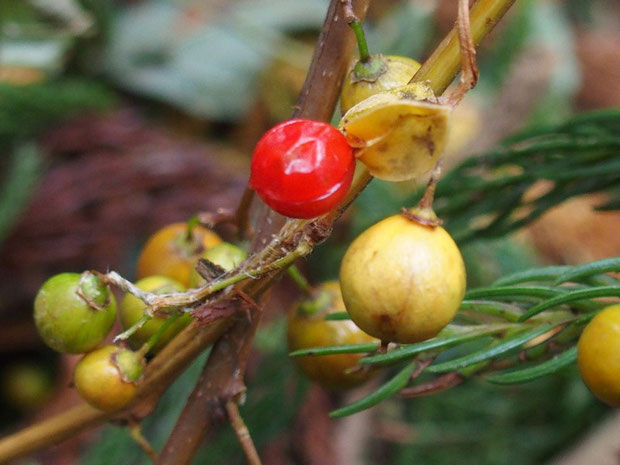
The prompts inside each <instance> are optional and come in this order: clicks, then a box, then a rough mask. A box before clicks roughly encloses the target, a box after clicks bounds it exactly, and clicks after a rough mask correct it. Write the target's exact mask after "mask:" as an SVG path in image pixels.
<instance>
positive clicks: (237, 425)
mask: <svg viewBox="0 0 620 465" xmlns="http://www.w3.org/2000/svg"><path fill="white" fill-rule="evenodd" d="M226 413H228V420H229V421H230V425H231V426H232V428H233V430H234V431H235V435H236V436H237V439H238V440H239V443H240V444H241V448H242V449H243V453H244V454H245V457H246V458H247V460H248V463H249V464H250V465H262V463H261V460H260V457H259V456H258V452H256V447H254V442H253V441H252V437H251V436H250V431H249V430H248V428H247V426H246V425H245V422H244V421H243V418H241V414H240V413H239V407H237V403H236V402H235V401H234V400H232V399H231V400H229V401H228V402H226Z"/></svg>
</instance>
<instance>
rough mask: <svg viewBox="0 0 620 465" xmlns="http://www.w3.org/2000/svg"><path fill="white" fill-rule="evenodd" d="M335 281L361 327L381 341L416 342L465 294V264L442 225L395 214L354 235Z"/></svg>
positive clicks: (449, 313)
mask: <svg viewBox="0 0 620 465" xmlns="http://www.w3.org/2000/svg"><path fill="white" fill-rule="evenodd" d="M340 286H341V289H342V297H343V299H344V303H345V305H346V308H347V312H348V313H349V315H350V317H351V319H352V320H353V321H354V322H355V324H356V325H357V326H359V327H360V328H361V329H362V330H363V331H365V332H366V333H368V334H370V335H372V336H375V337H377V338H379V339H381V340H383V341H392V342H400V343H413V342H419V341H424V340H426V339H430V338H432V337H434V336H435V335H436V334H437V333H438V332H439V331H441V329H443V328H444V327H445V326H446V325H447V324H448V323H449V322H450V321H451V320H452V319H453V318H454V315H455V314H456V312H457V310H458V309H459V306H460V304H461V301H462V300H463V296H464V295H465V265H464V263H463V258H462V256H461V253H460V252H459V249H458V247H457V246H456V244H455V243H454V241H453V240H452V237H450V235H449V234H448V233H447V232H446V230H445V229H443V228H441V227H429V226H423V225H422V224H420V223H418V222H416V221H413V220H411V219H409V218H407V217H405V216H403V215H395V216H391V217H389V218H386V219H385V220H382V221H380V222H379V223H377V224H375V225H374V226H371V227H370V228H368V229H367V230H366V231H364V232H363V233H362V234H361V235H360V236H359V237H358V238H357V239H355V241H353V243H352V244H351V246H350V247H349V249H348V250H347V252H346V254H345V256H344V259H343V260H342V265H341V267H340Z"/></svg>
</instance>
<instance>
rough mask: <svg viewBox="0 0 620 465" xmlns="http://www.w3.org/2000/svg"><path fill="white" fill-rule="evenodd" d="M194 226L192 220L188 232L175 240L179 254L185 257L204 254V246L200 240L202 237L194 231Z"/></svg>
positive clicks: (188, 225)
mask: <svg viewBox="0 0 620 465" xmlns="http://www.w3.org/2000/svg"><path fill="white" fill-rule="evenodd" d="M194 226H195V224H193V223H192V222H191V220H190V221H189V222H188V224H187V231H185V232H184V233H181V234H179V235H178V236H177V237H176V238H175V239H174V247H175V248H176V249H177V251H178V252H179V254H180V255H181V256H183V257H188V258H190V257H194V256H196V255H199V254H201V253H202V252H204V250H205V249H204V246H203V245H202V241H201V240H200V235H199V234H196V231H194V229H195V228H194Z"/></svg>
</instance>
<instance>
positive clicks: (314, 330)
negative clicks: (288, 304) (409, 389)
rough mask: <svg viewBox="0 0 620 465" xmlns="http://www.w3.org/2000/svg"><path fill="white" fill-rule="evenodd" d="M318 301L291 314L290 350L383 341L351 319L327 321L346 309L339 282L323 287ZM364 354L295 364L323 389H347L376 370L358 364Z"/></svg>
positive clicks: (314, 358)
mask: <svg viewBox="0 0 620 465" xmlns="http://www.w3.org/2000/svg"><path fill="white" fill-rule="evenodd" d="M314 296H315V297H314V298H312V299H307V300H304V301H302V302H300V303H298V304H297V305H296V306H295V307H294V308H293V309H292V310H291V312H290V313H289V315H288V327H287V339H288V347H289V350H291V351H294V350H299V349H308V348H310V347H322V346H331V345H343V344H361V343H367V342H377V343H378V342H379V341H378V340H377V339H375V338H374V337H372V336H369V335H368V334H366V333H365V332H363V331H362V330H361V329H359V328H358V327H357V326H356V325H355V323H353V322H352V321H351V320H342V321H327V320H325V316H326V315H328V314H330V313H337V312H342V311H344V310H345V308H344V303H343V302H342V294H341V293H340V286H339V285H338V282H336V281H329V282H326V283H323V284H321V285H320V286H318V287H317V288H316V289H315V290H314ZM362 357H363V354H338V355H321V356H314V355H312V356H306V357H295V358H294V359H293V360H294V362H295V364H296V365H297V366H298V367H299V368H300V369H301V371H303V372H304V374H305V375H306V376H308V378H310V379H312V380H313V381H315V382H317V383H318V384H320V385H321V386H323V387H326V388H328V389H332V390H343V389H350V388H352V387H355V386H357V385H359V384H361V383H363V382H364V381H366V380H368V379H369V378H370V377H371V376H372V375H373V374H374V370H372V369H369V368H368V367H367V366H366V367H363V368H362V367H361V366H359V365H357V362H358V361H359V360H360V359H361V358H362Z"/></svg>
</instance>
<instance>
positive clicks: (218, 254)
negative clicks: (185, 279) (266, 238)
mask: <svg viewBox="0 0 620 465" xmlns="http://www.w3.org/2000/svg"><path fill="white" fill-rule="evenodd" d="M247 256H248V253H247V252H246V251H245V250H243V249H242V248H241V247H237V246H236V245H233V244H230V243H229V242H222V243H220V244H217V245H214V246H213V247H211V248H210V249H207V250H206V251H205V252H204V253H203V254H202V256H201V258H204V259H205V260H209V261H210V262H211V263H215V264H216V265H219V266H221V267H222V268H223V269H224V270H226V271H230V270H233V269H235V268H237V266H239V265H240V264H241V262H242V261H243V260H245V259H246V258H247ZM204 283H205V280H204V278H203V277H202V276H200V274H198V272H197V271H196V270H195V269H194V270H192V272H191V274H190V276H189V287H199V286H202V285H203V284H204Z"/></svg>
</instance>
